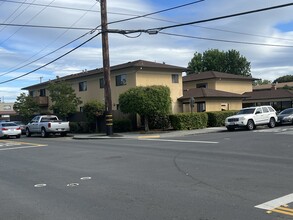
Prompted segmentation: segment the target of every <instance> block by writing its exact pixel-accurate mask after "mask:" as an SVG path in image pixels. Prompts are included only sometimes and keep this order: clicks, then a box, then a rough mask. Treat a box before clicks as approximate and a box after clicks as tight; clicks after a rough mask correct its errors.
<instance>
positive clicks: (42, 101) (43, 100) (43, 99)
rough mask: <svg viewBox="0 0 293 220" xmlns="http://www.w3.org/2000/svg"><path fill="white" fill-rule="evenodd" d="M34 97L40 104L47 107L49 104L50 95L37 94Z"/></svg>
mask: <svg viewBox="0 0 293 220" xmlns="http://www.w3.org/2000/svg"><path fill="white" fill-rule="evenodd" d="M33 99H34V101H35V102H37V103H38V105H39V106H42V107H46V106H48V105H49V99H48V96H35V97H33Z"/></svg>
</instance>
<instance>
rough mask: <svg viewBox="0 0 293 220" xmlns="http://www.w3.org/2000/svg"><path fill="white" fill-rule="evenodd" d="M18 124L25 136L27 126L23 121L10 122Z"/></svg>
mask: <svg viewBox="0 0 293 220" xmlns="http://www.w3.org/2000/svg"><path fill="white" fill-rule="evenodd" d="M10 122H13V123H15V124H17V125H18V126H19V127H20V130H21V134H25V128H26V125H25V124H24V123H23V122H22V121H10Z"/></svg>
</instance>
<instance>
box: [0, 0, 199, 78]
mask: <svg viewBox="0 0 293 220" xmlns="http://www.w3.org/2000/svg"><path fill="white" fill-rule="evenodd" d="M0 1H1V0H0ZM202 1H204V0H199V1H195V2H190V3H187V4H182V5H178V6H174V7H171V8H167V9H164V10H160V11H156V12H153V13H149V14H146V15H142V16H136V17H133V18H129V19H127V21H128V20H133V19H137V18H142V17H146V16H148V15H153V14H158V13H162V12H166V11H170V10H174V9H178V8H181V7H186V6H189V5H192V4H196V3H199V2H202ZM48 7H49V6H48ZM86 11H87V12H88V11H90V10H86ZM124 21H126V20H125V19H123V20H118V21H115V22H110V23H112V24H113V23H118V22H124ZM110 23H108V24H110ZM10 25H11V24H10ZM25 26H30V27H37V26H35V25H25ZM42 27H43V26H42ZM45 27H50V26H45ZM98 27H99V26H98ZM98 27H96V28H95V29H92V28H91V29H90V30H91V32H93V31H96V30H97V28H98ZM52 28H54V27H52ZM58 28H60V27H58ZM66 29H67V30H69V29H71V27H69V28H66ZM88 33H89V32H87V33H86V34H84V35H82V36H80V37H78V38H77V39H75V40H73V41H71V42H69V43H67V44H65V45H63V46H61V47H59V48H58V49H56V50H54V51H52V52H50V53H48V54H46V55H44V56H42V57H40V58H38V59H36V60H33V61H31V62H30V63H28V64H25V65H22V66H20V67H18V68H15V69H13V70H10V71H8V72H5V73H3V74H1V75H0V76H4V75H7V74H9V73H11V72H14V71H17V70H19V69H21V68H23V67H26V66H28V65H30V64H32V63H34V62H37V61H39V60H41V59H43V58H45V57H47V56H49V55H51V54H53V53H55V52H57V51H58V50H60V49H62V48H64V47H66V46H68V45H69V44H71V43H73V42H75V41H77V40H79V39H80V38H82V37H84V36H85V35H87V34H88ZM140 35H141V34H139V35H138V36H135V37H130V38H137V37H139V36H140ZM127 37H129V36H127Z"/></svg>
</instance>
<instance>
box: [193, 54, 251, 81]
mask: <svg viewBox="0 0 293 220" xmlns="http://www.w3.org/2000/svg"><path fill="white" fill-rule="evenodd" d="M188 69H189V71H188V72H187V74H192V73H199V72H204V71H218V72H224V73H232V74H236V75H242V76H251V74H250V62H248V61H247V60H246V58H245V57H244V56H242V55H240V53H239V52H238V51H236V50H228V51H227V52H225V51H219V50H218V49H210V50H207V51H205V52H204V53H203V54H201V53H198V52H195V53H194V57H193V58H192V59H191V61H190V62H189V63H188Z"/></svg>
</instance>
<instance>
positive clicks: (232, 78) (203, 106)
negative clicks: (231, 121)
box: [178, 71, 255, 112]
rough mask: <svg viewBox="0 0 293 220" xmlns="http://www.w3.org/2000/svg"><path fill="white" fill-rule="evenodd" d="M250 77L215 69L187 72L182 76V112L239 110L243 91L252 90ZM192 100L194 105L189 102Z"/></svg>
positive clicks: (252, 79)
mask: <svg viewBox="0 0 293 220" xmlns="http://www.w3.org/2000/svg"><path fill="white" fill-rule="evenodd" d="M254 80H255V79H254V78H252V77H246V76H239V75H235V74H229V73H221V72H216V71H207V72H201V73H198V74H189V75H187V76H185V77H183V96H182V97H180V98H179V99H178V100H180V101H181V102H182V105H183V111H184V112H191V111H193V112H204V111H207V112H208V111H223V110H239V109H241V108H242V100H243V98H244V96H243V93H245V92H251V91H252V82H253V81H254ZM191 100H194V106H191V105H190V104H191V103H190V102H191Z"/></svg>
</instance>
